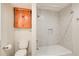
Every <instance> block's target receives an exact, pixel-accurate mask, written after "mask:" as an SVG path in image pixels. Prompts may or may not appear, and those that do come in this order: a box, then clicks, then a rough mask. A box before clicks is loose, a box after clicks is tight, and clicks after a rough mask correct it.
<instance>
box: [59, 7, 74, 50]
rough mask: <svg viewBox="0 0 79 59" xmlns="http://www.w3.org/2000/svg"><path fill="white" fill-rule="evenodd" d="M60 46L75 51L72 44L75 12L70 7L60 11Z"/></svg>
mask: <svg viewBox="0 0 79 59" xmlns="http://www.w3.org/2000/svg"><path fill="white" fill-rule="evenodd" d="M59 16H60V34H61V35H60V44H61V45H63V46H64V47H66V48H68V49H70V50H71V51H72V50H73V44H72V43H73V42H72V18H73V12H72V9H71V6H68V7H66V8H64V9H63V10H61V11H60V13H59Z"/></svg>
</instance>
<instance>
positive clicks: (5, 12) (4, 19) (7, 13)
mask: <svg viewBox="0 0 79 59" xmlns="http://www.w3.org/2000/svg"><path fill="white" fill-rule="evenodd" d="M13 20H14V16H13V8H12V6H11V5H10V4H1V34H2V35H1V37H2V38H1V45H2V46H3V45H5V44H6V43H9V44H12V49H11V50H9V51H6V54H7V55H14V28H13Z"/></svg>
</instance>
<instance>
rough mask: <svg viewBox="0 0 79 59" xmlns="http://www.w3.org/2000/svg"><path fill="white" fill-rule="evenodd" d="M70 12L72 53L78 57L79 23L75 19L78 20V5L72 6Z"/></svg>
mask: <svg viewBox="0 0 79 59" xmlns="http://www.w3.org/2000/svg"><path fill="white" fill-rule="evenodd" d="M72 10H73V11H74V16H73V19H72V26H73V27H72V39H73V52H74V54H75V55H78V56H79V21H77V18H79V4H72Z"/></svg>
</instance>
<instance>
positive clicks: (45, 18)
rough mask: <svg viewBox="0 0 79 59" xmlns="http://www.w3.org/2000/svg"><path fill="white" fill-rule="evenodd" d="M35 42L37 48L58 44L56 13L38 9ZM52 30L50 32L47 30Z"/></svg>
mask: <svg viewBox="0 0 79 59" xmlns="http://www.w3.org/2000/svg"><path fill="white" fill-rule="evenodd" d="M37 11H38V13H37V14H38V16H39V17H38V18H37V40H38V46H49V45H53V44H57V43H58V42H59V35H58V34H59V31H58V30H59V23H58V21H59V19H58V13H56V12H53V11H49V10H43V9H38V10H37ZM49 29H52V30H49Z"/></svg>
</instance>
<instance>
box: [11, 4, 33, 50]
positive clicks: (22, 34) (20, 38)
mask: <svg viewBox="0 0 79 59" xmlns="http://www.w3.org/2000/svg"><path fill="white" fill-rule="evenodd" d="M11 5H12V7H13V8H14V7H19V8H28V9H32V4H30V3H26V4H22V3H18V4H17V3H13V4H11ZM14 32H15V51H17V50H19V43H20V42H23V44H27V43H28V41H30V40H32V29H18V28H15V29H14Z"/></svg>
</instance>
